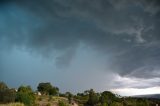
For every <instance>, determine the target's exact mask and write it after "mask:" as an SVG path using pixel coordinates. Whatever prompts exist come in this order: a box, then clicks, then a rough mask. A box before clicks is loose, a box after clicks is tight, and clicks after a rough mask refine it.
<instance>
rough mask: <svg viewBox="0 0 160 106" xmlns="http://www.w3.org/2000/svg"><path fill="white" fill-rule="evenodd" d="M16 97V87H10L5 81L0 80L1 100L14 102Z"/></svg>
mask: <svg viewBox="0 0 160 106" xmlns="http://www.w3.org/2000/svg"><path fill="white" fill-rule="evenodd" d="M15 98H16V91H15V89H9V88H8V86H7V85H6V84H5V83H4V82H0V102H2V103H9V102H14V101H15Z"/></svg>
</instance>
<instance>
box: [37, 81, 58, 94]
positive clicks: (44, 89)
mask: <svg viewBox="0 0 160 106" xmlns="http://www.w3.org/2000/svg"><path fill="white" fill-rule="evenodd" d="M37 89H38V91H39V92H41V94H45V95H48V94H49V95H58V93H59V88H58V87H53V86H52V85H51V83H48V82H47V83H39V85H38V87H37Z"/></svg>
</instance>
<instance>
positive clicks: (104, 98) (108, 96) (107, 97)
mask: <svg viewBox="0 0 160 106" xmlns="http://www.w3.org/2000/svg"><path fill="white" fill-rule="evenodd" d="M115 99H116V96H115V94H113V93H112V92H109V91H104V92H103V93H102V94H101V97H100V102H101V104H107V105H108V106H110V105H111V104H112V102H113V101H115Z"/></svg>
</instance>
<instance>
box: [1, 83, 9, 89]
mask: <svg viewBox="0 0 160 106" xmlns="http://www.w3.org/2000/svg"><path fill="white" fill-rule="evenodd" d="M5 89H8V86H7V85H6V84H5V83H4V82H0V90H5Z"/></svg>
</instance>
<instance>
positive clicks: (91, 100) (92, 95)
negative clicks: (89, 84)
mask: <svg viewBox="0 0 160 106" xmlns="http://www.w3.org/2000/svg"><path fill="white" fill-rule="evenodd" d="M98 100H99V98H98V95H97V94H96V93H95V92H94V90H93V89H90V90H89V99H88V102H87V104H89V105H91V106H94V105H95V104H97V103H98Z"/></svg>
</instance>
